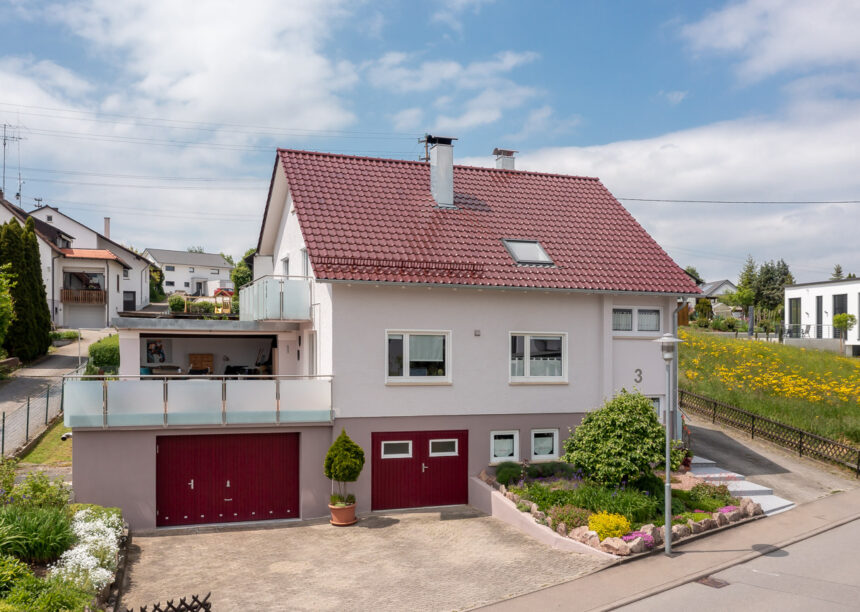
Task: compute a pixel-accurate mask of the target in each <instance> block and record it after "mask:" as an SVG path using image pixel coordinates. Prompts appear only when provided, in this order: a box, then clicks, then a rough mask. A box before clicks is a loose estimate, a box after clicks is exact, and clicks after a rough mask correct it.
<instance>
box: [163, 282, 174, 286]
mask: <svg viewBox="0 0 860 612" xmlns="http://www.w3.org/2000/svg"><path fill="white" fill-rule="evenodd" d="M164 284H165V286H167V287H172V286H173V281H164Z"/></svg>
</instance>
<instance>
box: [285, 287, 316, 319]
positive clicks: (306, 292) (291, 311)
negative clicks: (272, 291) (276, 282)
mask: <svg viewBox="0 0 860 612" xmlns="http://www.w3.org/2000/svg"><path fill="white" fill-rule="evenodd" d="M310 313H311V290H310V281H309V280H307V279H303V278H297V279H285V280H284V316H283V318H284V319H310Z"/></svg>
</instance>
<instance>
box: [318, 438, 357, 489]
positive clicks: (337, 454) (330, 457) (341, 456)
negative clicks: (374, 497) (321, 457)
mask: <svg viewBox="0 0 860 612" xmlns="http://www.w3.org/2000/svg"><path fill="white" fill-rule="evenodd" d="M363 467H364V451H363V450H362V448H361V447H360V446H359V445H358V444H356V443H355V442H353V441H352V440H351V439H350V437H349V436H348V435H346V430H341V432H340V435H339V436H338V437H337V440H335V441H334V444H332V445H331V447H330V448H329V449H328V453H326V456H325V464H324V466H323V471H324V473H325V477H326V478H328V479H329V480H332V481H334V482H336V483H337V493H335V494H334V495H332V500H331V501H332V505H337V504H354V503H355V496H354V495H347V493H346V483H348V482H355V481H356V480H358V476H359V475H360V474H361V470H362V468H363Z"/></svg>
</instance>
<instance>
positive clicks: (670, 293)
mask: <svg viewBox="0 0 860 612" xmlns="http://www.w3.org/2000/svg"><path fill="white" fill-rule="evenodd" d="M314 280H315V281H316V282H318V283H330V284H332V285H344V284H347V285H381V286H386V287H428V288H431V287H434V288H436V289H479V290H488V291H489V290H497V291H546V292H551V293H582V294H587V295H606V294H615V295H651V296H663V297H667V296H677V297H681V298H684V297H695V296H697V295H701V292H698V293H692V292H690V293H681V292H678V291H624V290H623V289H576V288H571V289H563V288H558V287H515V286H508V285H460V284H456V283H407V282H396V281H395V282H393V281H366V280H343V279H326V278H316V279H314Z"/></svg>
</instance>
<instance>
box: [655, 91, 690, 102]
mask: <svg viewBox="0 0 860 612" xmlns="http://www.w3.org/2000/svg"><path fill="white" fill-rule="evenodd" d="M688 93H690V92H688V91H662V90H661V91H660V92H659V93H658V94H657V95H659V96H660V97H661V98H663V99H664V100H666V102H668V103H669V104H670V105H671V106H678V105H679V104H680V103H681V102H683V101H684V98H686V97H687V94H688Z"/></svg>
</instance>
